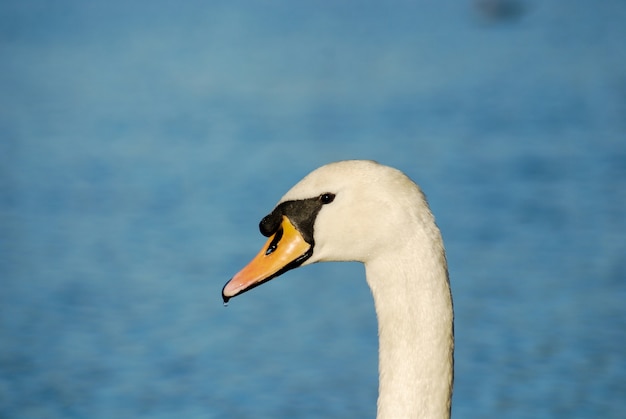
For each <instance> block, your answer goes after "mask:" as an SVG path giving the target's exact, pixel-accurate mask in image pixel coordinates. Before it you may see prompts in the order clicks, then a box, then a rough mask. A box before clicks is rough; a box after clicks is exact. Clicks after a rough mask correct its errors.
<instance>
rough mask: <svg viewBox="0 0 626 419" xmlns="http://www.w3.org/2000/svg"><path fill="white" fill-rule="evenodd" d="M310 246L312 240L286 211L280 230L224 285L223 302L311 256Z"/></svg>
mask: <svg viewBox="0 0 626 419" xmlns="http://www.w3.org/2000/svg"><path fill="white" fill-rule="evenodd" d="M311 249H312V246H311V244H309V243H307V242H306V241H305V240H304V238H303V237H302V234H300V232H299V231H298V229H296V227H294V225H293V224H292V223H291V221H290V220H289V218H287V217H286V216H284V215H283V220H282V222H281V225H280V227H279V228H278V231H276V233H274V235H273V236H271V237H270V238H269V239H268V240H267V242H266V243H265V245H264V246H263V248H262V249H261V251H260V252H259V253H258V254H257V255H256V256H255V257H254V259H252V261H250V263H248V265H246V266H245V267H244V268H243V269H242V270H241V271H239V272H238V273H237V274H236V275H235V276H234V277H233V278H232V279H231V280H230V281H228V283H226V285H224V288H223V289H222V298H223V299H224V303H227V302H228V300H229V299H230V298H231V297H234V296H236V295H238V294H241V293H242V292H245V291H248V290H249V289H252V288H254V287H256V286H257V285H261V284H262V283H264V282H267V281H269V280H270V279H272V278H275V277H277V276H278V275H280V274H282V273H283V272H285V271H287V270H289V269H292V268H295V267H297V266H299V265H300V264H301V263H302V262H304V261H305V260H306V259H308V258H309V256H311Z"/></svg>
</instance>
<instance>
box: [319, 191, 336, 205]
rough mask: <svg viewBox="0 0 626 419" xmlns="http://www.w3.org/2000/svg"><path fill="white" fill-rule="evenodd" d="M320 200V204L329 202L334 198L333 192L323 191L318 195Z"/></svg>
mask: <svg viewBox="0 0 626 419" xmlns="http://www.w3.org/2000/svg"><path fill="white" fill-rule="evenodd" d="M319 199H320V202H321V203H322V204H330V203H331V202H333V200H334V199H335V194H333V193H329V192H328V193H324V194H321V195H320V198H319Z"/></svg>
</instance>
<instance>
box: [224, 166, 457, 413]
mask: <svg viewBox="0 0 626 419" xmlns="http://www.w3.org/2000/svg"><path fill="white" fill-rule="evenodd" d="M259 228H260V230H261V233H262V234H263V235H264V236H266V237H268V240H267V243H266V244H265V245H264V246H263V248H262V249H261V251H260V252H259V253H258V254H257V255H256V256H255V257H254V258H253V259H252V261H251V262H250V263H249V264H248V265H246V266H245V267H244V268H243V269H242V270H241V271H239V272H238V273H237V274H236V275H235V276H234V277H233V278H232V279H231V280H230V281H229V282H227V283H226V285H225V286H224V288H223V289H222V298H223V300H224V303H225V304H226V303H228V300H229V299H230V298H232V297H234V296H236V295H239V294H241V293H243V292H245V291H248V290H250V289H252V288H254V287H256V286H258V285H260V284H262V283H264V282H267V281H269V280H271V279H273V278H275V277H277V276H279V275H281V274H283V273H284V272H286V271H288V270H290V269H293V268H296V267H299V266H305V265H309V264H312V263H316V262H324V261H358V262H362V263H363V264H364V265H365V273H366V280H367V283H368V285H369V287H370V289H371V292H372V296H373V299H374V306H375V309H376V315H377V318H378V336H379V353H378V356H379V362H378V364H379V368H378V371H379V394H378V403H377V418H379V419H382V418H388V419H398V418H449V417H450V409H451V407H450V406H451V397H452V383H453V352H454V327H453V323H454V313H453V308H452V295H451V291H450V286H449V280H448V269H447V263H446V256H445V250H444V247H443V241H442V238H441V233H440V232H439V229H438V227H437V225H436V224H435V219H434V217H433V215H432V213H431V211H430V209H429V207H428V203H427V201H426V198H425V196H424V194H423V193H422V191H421V189H420V188H419V187H418V186H417V185H416V184H415V183H413V181H411V180H410V179H409V178H408V177H407V176H406V175H405V174H403V173H402V172H401V171H399V170H397V169H394V168H391V167H389V166H384V165H382V164H379V163H377V162H374V161H369V160H348V161H340V162H335V163H330V164H327V165H325V166H322V167H320V168H318V169H316V170H314V171H313V172H311V173H310V174H309V175H307V176H306V177H304V178H303V179H302V180H301V181H300V182H299V183H297V184H296V185H295V186H294V187H293V188H292V189H291V190H289V191H288V192H287V193H286V194H285V196H283V197H282V199H281V200H280V201H279V202H278V204H277V206H276V207H275V208H274V210H273V211H272V212H271V213H270V214H269V215H267V216H266V217H265V218H263V219H262V220H261V222H260V225H259Z"/></svg>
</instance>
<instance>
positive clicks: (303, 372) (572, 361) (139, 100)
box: [0, 0, 626, 418]
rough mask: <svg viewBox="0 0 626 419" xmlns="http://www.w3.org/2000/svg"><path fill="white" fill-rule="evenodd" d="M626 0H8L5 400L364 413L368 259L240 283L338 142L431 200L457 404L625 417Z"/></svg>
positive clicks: (371, 396) (82, 414)
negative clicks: (277, 218)
mask: <svg viewBox="0 0 626 419" xmlns="http://www.w3.org/2000/svg"><path fill="white" fill-rule="evenodd" d="M624 22H626V3H624V2H623V1H620V0H605V1H602V2H598V1H592V0H568V1H565V0H545V1H535V0H473V1H472V0H467V1H455V2H430V1H416V0H413V1H391V2H382V1H326V0H322V1H316V2H296V1H286V0H275V1H263V2H254V1H240V0H235V1H233V0H229V1H200V0H196V1H185V2H180V1H178V2H174V1H165V0H157V1H137V2H127V1H120V0H107V1H91V2H84V1H78V0H59V1H55V2H50V1H37V0H21V1H3V2H1V3H0V417H2V418H112V417H133V418H143V417H146V418H175V417H176V418H180V417H184V418H279V417H299V418H320V417H323V418H373V417H374V416H375V411H376V396H377V385H378V376H377V344H378V341H377V336H376V319H375V315H374V308H373V304H372V300H371V296H370V293H369V289H368V288H367V285H366V283H365V281H364V270H363V267H362V266H361V265H359V264H356V263H355V264H351V263H346V264H339V263H335V264H320V265H314V266H309V267H306V268H302V269H299V270H295V271H292V272H290V273H288V274H287V275H285V276H283V277H281V278H280V279H276V280H274V281H272V282H270V283H268V284H266V285H264V286H263V287H259V288H257V289H255V290H254V291H253V292H250V293H248V294H246V295H245V296H242V297H239V298H237V299H235V300H233V301H232V302H231V304H230V305H229V306H228V308H224V307H223V306H222V301H221V298H220V291H221V288H222V286H223V285H224V283H225V282H226V281H227V280H228V279H229V278H230V276H232V274H234V273H235V272H236V271H238V270H239V269H240V268H241V267H242V266H243V265H244V264H245V263H247V262H248V260H249V259H250V258H251V257H252V256H253V255H255V254H256V252H257V251H258V249H259V248H260V246H261V245H262V243H264V237H262V236H261V235H260V234H259V232H258V227H257V226H258V222H259V220H260V219H261V218H262V217H263V216H264V215H266V214H267V213H268V212H269V211H271V209H272V208H273V206H274V204H275V203H276V201H277V200H278V199H279V198H280V197H281V196H282V194H283V193H284V192H286V191H287V190H288V189H289V188H290V187H291V186H292V185H293V184H295V183H296V182H297V181H298V180H299V179H300V178H301V177H302V176H304V175H305V174H307V173H308V172H309V171H311V170H313V169H314V168H316V167H318V166H320V165H322V164H324V163H327V162H330V161H336V160H342V159H352V158H367V159H374V160H377V161H380V162H382V163H384V164H388V165H391V166H395V167H397V168H399V169H401V170H403V171H405V172H406V173H407V174H408V175H409V176H411V177H412V178H413V179H414V180H415V181H416V182H418V183H419V184H420V185H421V186H422V187H423V189H424V190H425V192H426V194H427V195H428V197H429V200H430V204H431V207H432V209H433V211H434V213H435V215H436V217H437V221H438V224H439V226H440V228H441V230H442V232H443V236H444V239H445V242H446V248H447V252H448V261H449V265H450V266H449V268H450V277H451V284H452V289H453V294H454V301H455V311H456V338H457V340H456V363H455V367H456V381H455V392H454V398H453V417H457V418H504V417H506V418H561V417H569V418H596V417H603V418H618V417H620V418H622V417H625V416H626V399H625V398H624V395H625V394H626V359H625V355H624V353H625V352H624V348H625V347H626V334H625V330H626V304H625V302H626V283H625V280H626V257H625V255H626V240H625V238H624V237H625V235H626V217H625V213H626V47H625V44H624V40H625V39H626V25H625V24H624Z"/></svg>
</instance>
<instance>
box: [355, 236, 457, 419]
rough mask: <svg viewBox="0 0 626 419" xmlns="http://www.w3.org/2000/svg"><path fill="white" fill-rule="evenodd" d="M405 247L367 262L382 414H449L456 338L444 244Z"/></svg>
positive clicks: (414, 416) (433, 416) (441, 415)
mask: <svg viewBox="0 0 626 419" xmlns="http://www.w3.org/2000/svg"><path fill="white" fill-rule="evenodd" d="M405 250H406V251H404V252H394V254H393V255H387V257H385V258H382V257H381V258H378V259H377V260H374V261H370V262H368V263H366V265H365V266H366V275H367V281H368V284H369V285H370V288H371V290H372V295H373V297H374V303H375V306H376V314H377V317H378V335H379V345H380V346H379V398H378V416H377V417H378V418H379V419H382V418H394V419H396V418H409V417H410V418H449V417H450V403H451V395H452V381H453V350H454V336H453V310H452V298H451V294H450V287H449V284H448V274H447V266H446V262H445V254H444V252H443V246H440V249H437V248H436V247H433V248H426V250H424V248H420V249H419V251H418V250H417V249H416V248H411V246H408V248H407V249H405ZM416 256H417V257H416Z"/></svg>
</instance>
